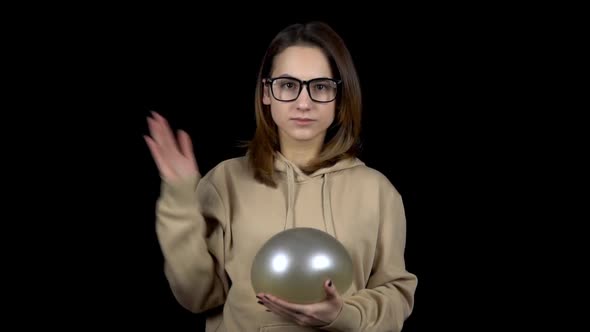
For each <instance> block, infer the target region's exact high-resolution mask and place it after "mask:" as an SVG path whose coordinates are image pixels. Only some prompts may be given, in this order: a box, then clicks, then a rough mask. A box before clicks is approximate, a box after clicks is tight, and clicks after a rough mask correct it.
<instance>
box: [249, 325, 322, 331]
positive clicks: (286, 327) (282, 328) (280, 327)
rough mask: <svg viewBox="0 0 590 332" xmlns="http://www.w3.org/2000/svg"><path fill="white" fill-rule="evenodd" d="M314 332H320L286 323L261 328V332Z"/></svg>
mask: <svg viewBox="0 0 590 332" xmlns="http://www.w3.org/2000/svg"><path fill="white" fill-rule="evenodd" d="M279 331H280V332H314V331H316V332H317V331H319V330H317V329H314V328H312V327H305V326H299V325H293V324H286V323H277V324H271V325H266V326H263V327H261V328H260V330H259V332H279Z"/></svg>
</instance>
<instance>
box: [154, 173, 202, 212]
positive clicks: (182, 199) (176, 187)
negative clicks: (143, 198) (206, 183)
mask: <svg viewBox="0 0 590 332" xmlns="http://www.w3.org/2000/svg"><path fill="white" fill-rule="evenodd" d="M200 180H201V175H200V174H196V175H192V176H188V177H185V178H181V179H176V180H174V181H167V180H164V179H163V180H162V182H161V196H162V199H164V200H165V201H168V202H169V203H172V202H174V203H175V204H180V205H183V204H187V203H193V202H194V199H195V197H196V193H197V185H198V183H199V181H200Z"/></svg>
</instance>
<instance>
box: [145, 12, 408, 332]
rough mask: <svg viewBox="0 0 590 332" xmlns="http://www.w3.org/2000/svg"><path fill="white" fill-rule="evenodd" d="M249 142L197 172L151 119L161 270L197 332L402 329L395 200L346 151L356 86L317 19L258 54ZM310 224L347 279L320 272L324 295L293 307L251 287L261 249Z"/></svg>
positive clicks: (175, 138)
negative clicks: (198, 323) (195, 319)
mask: <svg viewBox="0 0 590 332" xmlns="http://www.w3.org/2000/svg"><path fill="white" fill-rule="evenodd" d="M255 112H256V124H257V128H256V132H255V134H254V137H253V139H252V140H251V142H250V145H249V147H248V152H247V153H246V154H245V155H244V156H242V157H238V158H234V159H230V160H226V161H223V162H221V163H220V164H219V165H217V166H216V167H215V168H213V169H212V170H211V171H210V172H208V173H207V174H205V175H202V174H200V172H199V168H198V165H197V162H196V160H195V156H194V154H193V147H192V144H191V140H190V138H189V136H188V135H187V133H186V132H183V131H179V132H178V135H174V134H173V132H172V130H171V128H170V127H169V125H168V123H167V121H166V119H164V118H163V117H162V116H160V115H159V114H157V113H153V117H148V124H149V129H150V134H151V136H149V137H148V136H146V137H145V139H146V143H147V145H148V146H149V149H150V151H151V153H152V156H153V158H154V160H155V162H156V164H157V166H158V169H159V172H160V176H161V178H162V187H161V196H160V197H159V199H158V202H157V211H156V217H157V235H158V238H159V241H160V245H161V248H162V251H163V254H164V257H165V274H166V277H167V278H168V281H169V283H170V286H171V288H172V291H173V293H174V295H175V297H176V299H177V300H178V301H179V303H181V304H182V305H183V306H184V307H185V308H187V309H188V310H191V311H193V312H195V313H205V314H206V315H207V331H218V332H219V331H316V330H325V331H400V330H401V329H402V326H403V324H404V321H405V320H406V319H407V317H408V316H409V315H410V313H411V312H412V309H413V306H414V293H415V289H416V286H417V278H416V276H415V275H414V274H412V273H410V272H408V271H407V270H406V268H405V262H404V250H405V239H406V219H405V214H404V206H403V202H402V198H401V196H400V194H399V193H398V191H397V190H396V189H395V188H394V186H393V185H392V184H391V183H390V181H388V179H387V178H386V177H385V176H384V175H383V174H382V173H380V172H378V171H376V170H374V169H372V168H370V167H368V166H366V165H365V164H364V163H363V162H362V161H360V160H359V159H358V158H357V144H358V138H359V132H360V119H361V90H360V87H359V81H358V77H357V74H356V70H355V67H354V65H353V61H352V59H351V56H350V54H349V52H348V50H347V48H346V46H345V44H344V42H343V41H342V39H341V38H340V37H339V35H337V33H336V32H335V31H333V30H332V29H331V27H329V26H328V25H326V24H324V23H321V22H311V23H308V24H295V25H292V26H289V27H287V28H285V29H284V30H283V31H281V32H279V34H278V35H277V36H276V37H275V38H274V40H273V41H272V42H271V44H270V46H269V48H268V51H267V53H266V54H265V56H264V59H263V62H262V66H261V68H260V72H259V77H258V83H257V86H256V107H255ZM293 227H311V228H316V229H319V230H322V231H325V232H326V233H328V234H330V235H332V236H333V237H335V238H336V239H337V240H338V241H339V242H340V243H342V244H343V245H344V247H345V248H346V249H347V250H348V252H349V254H350V256H351V258H352V260H353V266H354V274H353V282H352V286H351V287H350V288H349V289H347V290H345V291H343V292H340V291H339V290H338V289H336V287H335V285H334V284H333V283H332V282H331V281H330V280H326V281H325V283H324V285H323V287H324V290H325V293H326V298H325V300H323V301H320V302H317V303H313V304H305V305H301V304H294V303H289V302H287V301H285V300H283V299H280V298H278V297H276V296H274V295H273V294H256V293H255V292H254V290H253V287H252V284H251V280H250V278H251V276H250V268H251V266H252V263H253V260H254V257H255V255H256V253H257V252H258V250H259V249H260V248H261V247H262V245H263V244H264V243H265V242H266V241H267V240H268V239H269V238H271V237H272V236H273V235H275V234H277V233H278V232H281V231H283V230H286V229H290V228H293Z"/></svg>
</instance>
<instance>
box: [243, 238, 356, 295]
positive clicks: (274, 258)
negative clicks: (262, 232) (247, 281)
mask: <svg viewBox="0 0 590 332" xmlns="http://www.w3.org/2000/svg"><path fill="white" fill-rule="evenodd" d="M352 268H353V267H352V259H351V257H350V255H349V253H348V251H347V250H346V248H344V246H343V245H342V244H341V243H340V242H338V240H336V239H335V238H334V237H333V236H331V235H330V234H328V233H326V232H323V231H321V230H318V229H313V228H306V227H299V228H293V229H288V230H286V231H283V232H280V233H278V234H276V235H274V236H273V237H271V238H270V239H269V240H268V241H267V242H266V243H265V244H264V245H263V246H262V247H261V248H260V250H259V251H258V253H257V254H256V256H255V258H254V262H253V264H252V270H251V278H252V286H253V288H254V291H255V292H256V293H261V292H263V293H268V294H272V295H275V296H277V297H279V298H281V299H283V300H286V301H289V302H292V303H299V304H309V303H315V302H319V301H322V300H323V299H324V298H325V297H326V292H325V290H324V282H325V281H326V280H328V279H331V280H332V282H333V283H334V284H335V286H336V289H337V290H338V292H339V293H340V294H342V293H344V292H345V291H346V290H348V288H349V287H350V285H351V284H352V275H353V270H352Z"/></svg>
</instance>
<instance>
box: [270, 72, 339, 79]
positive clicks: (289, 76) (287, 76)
mask: <svg viewBox="0 0 590 332" xmlns="http://www.w3.org/2000/svg"><path fill="white" fill-rule="evenodd" d="M275 77H277V78H278V77H284V78H294V79H298V80H301V79H300V78H298V77H295V76H293V75H290V74H287V73H283V74H281V75H278V76H275ZM317 78H329V79H334V78H332V77H330V76H318V77H316V78H313V79H317Z"/></svg>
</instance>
